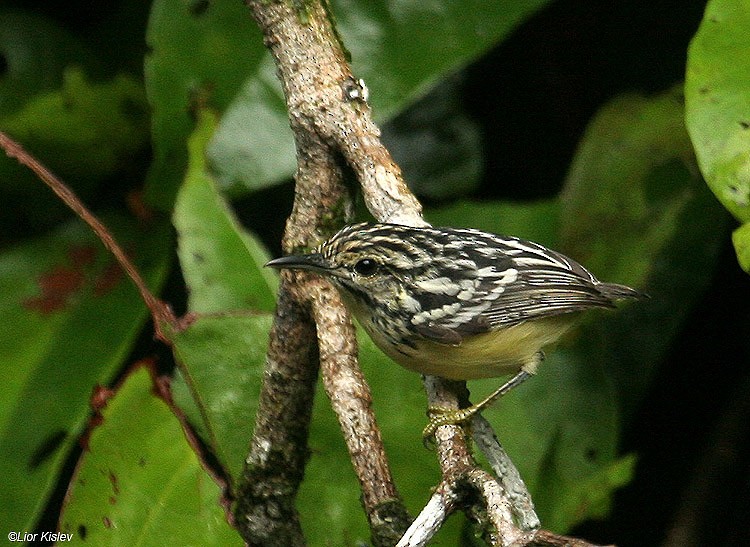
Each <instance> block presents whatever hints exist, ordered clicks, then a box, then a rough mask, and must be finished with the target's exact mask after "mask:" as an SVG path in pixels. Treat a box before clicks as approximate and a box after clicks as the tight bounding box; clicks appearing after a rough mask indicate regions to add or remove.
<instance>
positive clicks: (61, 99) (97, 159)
mask: <svg viewBox="0 0 750 547" xmlns="http://www.w3.org/2000/svg"><path fill="white" fill-rule="evenodd" d="M147 111H148V106H147V104H146V99H145V95H144V92H143V88H142V87H141V85H140V84H139V83H138V82H136V81H135V80H134V79H133V78H132V77H130V76H126V75H120V76H117V77H116V78H114V79H112V80H110V81H107V82H103V83H94V82H91V81H89V80H88V79H87V77H86V76H85V75H84V73H83V72H82V71H81V70H80V69H78V68H75V69H73V68H71V69H68V70H66V71H65V73H64V81H63V86H62V88H61V89H59V90H55V91H48V92H45V93H40V94H38V95H36V96H34V97H33V98H31V99H30V100H29V101H28V102H27V103H26V104H25V105H24V106H23V108H21V109H19V110H16V111H15V112H13V113H12V114H9V115H6V116H4V117H2V118H0V128H1V129H2V130H3V131H5V132H7V133H8V134H10V135H11V136H13V138H15V139H16V140H17V141H18V142H21V143H23V145H24V147H25V148H26V149H27V150H29V151H30V152H32V153H33V154H34V156H35V157H36V158H38V159H39V160H40V161H42V162H43V163H44V164H45V165H46V166H47V167H49V168H50V169H51V170H52V171H53V172H55V173H56V174H57V175H58V176H60V177H62V178H63V179H67V180H70V181H71V182H72V183H73V185H72V188H74V189H75V191H76V192H77V193H78V194H79V195H81V196H82V197H84V198H85V197H86V196H89V195H91V193H92V191H93V190H94V188H95V187H96V184H97V183H99V182H101V181H102V179H104V178H105V177H108V176H111V175H113V174H114V173H115V172H116V171H118V170H120V169H123V168H124V167H127V166H128V162H130V161H132V157H133V156H134V155H135V154H136V153H137V152H139V151H142V150H143V149H144V148H145V147H146V146H147V139H148V115H147ZM0 190H2V191H3V193H4V194H6V198H7V199H9V200H10V203H11V204H12V205H14V206H16V207H17V208H18V209H17V210H20V211H21V213H22V214H23V215H28V216H29V217H33V219H34V220H35V221H38V222H39V223H40V224H42V225H47V226H48V225H51V224H52V223H53V222H54V221H57V220H59V219H60V217H61V216H62V213H61V212H65V213H66V214H67V209H66V208H65V207H64V206H63V205H62V203H61V202H60V200H59V199H58V198H57V197H56V196H54V195H53V194H52V192H50V191H49V190H48V189H47V188H46V187H45V186H44V185H43V184H41V183H40V182H39V181H38V180H36V178H35V176H34V175H33V174H32V173H31V172H30V171H29V170H28V169H27V168H25V167H22V166H21V165H19V164H18V162H17V161H16V160H15V159H11V158H8V157H6V156H5V155H4V154H3V155H2V156H0ZM34 215H36V216H34Z"/></svg>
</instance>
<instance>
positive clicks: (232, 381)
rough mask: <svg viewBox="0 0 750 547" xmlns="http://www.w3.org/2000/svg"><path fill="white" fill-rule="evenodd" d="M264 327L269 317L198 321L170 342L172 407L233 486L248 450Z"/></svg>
mask: <svg viewBox="0 0 750 547" xmlns="http://www.w3.org/2000/svg"><path fill="white" fill-rule="evenodd" d="M270 327H271V318H270V316H269V315H249V314H247V315H240V314H236V315H215V316H204V317H199V318H198V319H196V320H195V321H194V322H193V323H192V324H191V325H190V326H189V327H188V328H186V329H185V330H183V331H180V332H177V333H175V334H174V338H173V340H172V342H173V345H174V354H175V358H176V359H177V362H178V364H179V366H180V370H181V376H182V377H181V379H176V380H175V386H174V389H175V402H176V403H177V404H178V405H179V406H180V407H181V408H182V409H183V410H185V412H186V414H187V415H188V418H189V420H190V422H191V423H192V424H194V425H195V426H196V427H197V428H198V431H199V433H200V434H201V436H202V437H203V439H204V440H205V441H206V443H207V444H208V446H209V447H211V450H212V451H213V453H214V454H215V455H216V457H217V458H218V460H219V463H220V464H221V465H222V466H223V467H224V468H225V469H226V470H227V472H228V475H229V476H230V477H231V478H232V479H234V480H236V479H237V478H238V477H239V475H240V472H241V471H242V465H243V462H244V461H245V456H246V455H247V451H248V449H249V446H250V437H251V435H252V432H253V424H254V423H255V411H256V407H257V404H258V394H259V393H260V384H261V379H262V377H263V366H264V364H265V355H266V348H267V346H268V331H269V329H270ZM183 382H184V385H181V384H183Z"/></svg>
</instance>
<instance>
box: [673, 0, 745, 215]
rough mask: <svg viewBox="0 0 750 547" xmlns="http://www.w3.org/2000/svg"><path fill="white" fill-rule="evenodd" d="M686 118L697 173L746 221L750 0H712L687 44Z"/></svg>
mask: <svg viewBox="0 0 750 547" xmlns="http://www.w3.org/2000/svg"><path fill="white" fill-rule="evenodd" d="M685 100H686V120H687V127H688V130H689V131H690V136H691V138H692V139H693V143H694V145H695V153H696V155H697V157H698V164H699V165H700V168H701V172H702V173H703V176H704V177H705V178H706V182H707V183H708V185H709V187H710V188H711V190H712V191H713V192H714V194H716V197H717V198H719V200H720V201H721V202H722V203H723V204H724V206H725V207H726V208H727V209H729V210H730V211H731V212H732V214H733V215H735V216H736V217H737V218H738V219H740V220H742V221H744V222H747V221H749V220H750V2H748V1H747V0H740V1H737V0H712V1H710V2H709V3H708V5H707V7H706V13H705V14H704V16H703V21H702V22H701V26H700V28H699V29H698V33H697V34H696V35H695V38H694V39H693V41H692V42H691V44H690V49H689V52H688V64H687V74H686V80H685Z"/></svg>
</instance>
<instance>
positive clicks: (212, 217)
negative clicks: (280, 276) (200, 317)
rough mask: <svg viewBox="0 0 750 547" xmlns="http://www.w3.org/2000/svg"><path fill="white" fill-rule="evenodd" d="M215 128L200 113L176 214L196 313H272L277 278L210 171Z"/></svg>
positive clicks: (180, 253) (211, 120) (181, 254)
mask: <svg viewBox="0 0 750 547" xmlns="http://www.w3.org/2000/svg"><path fill="white" fill-rule="evenodd" d="M215 125H216V121H215V118H214V116H213V114H211V113H210V112H209V111H202V112H201V115H200V117H199V123H198V126H197V127H196V130H195V132H194V133H193V135H192V137H191V138H190V141H189V143H188V147H189V154H190V164H189V167H188V171H187V174H186V175H185V182H184V184H183V185H182V187H181V189H180V192H179V194H178V195H177V202H176V203H175V210H174V214H173V221H174V226H175V228H176V230H177V234H178V250H177V253H178V256H179V257H180V265H181V266H182V275H183V276H184V278H185V282H186V283H187V286H188V291H189V300H188V307H189V309H190V311H192V312H195V313H213V312H219V311H229V310H238V309H255V310H262V311H272V310H273V308H274V305H275V294H276V285H277V278H276V276H275V275H273V273H272V272H270V271H268V270H264V269H263V265H264V264H265V263H266V262H268V260H269V258H270V257H269V256H268V253H267V252H266V250H265V249H264V248H263V246H262V244H261V243H260V242H259V241H258V240H257V239H256V238H255V237H253V236H251V235H250V234H248V233H247V232H245V231H244V230H243V228H242V227H241V226H240V224H239V222H238V221H237V220H236V218H235V217H234V215H233V213H232V211H231V210H230V208H229V206H228V205H227V204H226V203H225V202H224V199H223V198H222V197H221V195H219V193H218V191H217V189H216V184H215V183H214V180H213V178H212V176H211V174H210V173H209V172H208V169H207V167H206V160H205V156H204V150H205V147H206V143H207V142H208V140H209V139H210V138H211V135H212V134H213V131H214V128H215Z"/></svg>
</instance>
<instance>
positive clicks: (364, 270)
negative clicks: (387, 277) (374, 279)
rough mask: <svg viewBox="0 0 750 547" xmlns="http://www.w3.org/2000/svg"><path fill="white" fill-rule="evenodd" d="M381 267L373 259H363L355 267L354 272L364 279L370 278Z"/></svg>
mask: <svg viewBox="0 0 750 547" xmlns="http://www.w3.org/2000/svg"><path fill="white" fill-rule="evenodd" d="M379 266H380V265H379V264H378V263H377V262H376V261H374V260H373V259H372V258H363V259H362V260H360V261H358V262H357V263H356V264H355V265H354V272H355V273H356V274H358V275H361V276H362V277H369V276H371V275H373V274H374V273H375V272H377V271H378V267H379Z"/></svg>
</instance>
